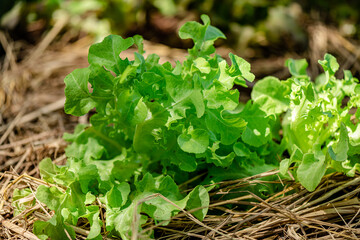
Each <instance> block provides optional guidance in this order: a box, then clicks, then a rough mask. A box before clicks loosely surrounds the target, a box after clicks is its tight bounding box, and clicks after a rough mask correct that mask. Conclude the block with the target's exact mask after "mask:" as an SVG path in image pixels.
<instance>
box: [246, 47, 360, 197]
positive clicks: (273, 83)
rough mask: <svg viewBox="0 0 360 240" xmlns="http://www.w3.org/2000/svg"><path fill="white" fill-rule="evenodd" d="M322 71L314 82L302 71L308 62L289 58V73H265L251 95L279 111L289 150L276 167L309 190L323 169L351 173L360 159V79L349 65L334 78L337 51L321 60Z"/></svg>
mask: <svg viewBox="0 0 360 240" xmlns="http://www.w3.org/2000/svg"><path fill="white" fill-rule="evenodd" d="M319 63H320V65H321V66H322V67H323V69H324V71H325V73H324V74H322V75H320V76H319V77H318V78H317V79H316V81H315V82H311V81H310V77H309V76H308V75H307V74H306V68H307V66H308V64H307V62H306V61H305V60H304V59H303V60H292V59H290V60H288V61H287V62H286V65H287V66H288V68H289V71H290V73H291V74H292V77H291V78H289V79H288V80H286V81H279V80H278V79H276V78H274V77H267V78H265V79H263V80H262V81H260V82H258V83H257V84H256V85H255V87H254V89H253V91H252V99H253V100H254V102H255V103H258V104H259V105H260V106H261V107H260V108H261V109H262V110H263V111H265V112H266V113H267V115H276V116H277V117H279V116H280V115H281V114H283V113H285V115H283V120H282V130H283V137H284V140H285V141H286V143H287V151H288V152H289V153H290V154H291V156H290V158H286V159H284V160H282V161H281V163H280V172H281V173H282V174H283V175H285V176H286V175H287V176H289V175H288V169H289V167H290V166H291V165H294V166H295V169H294V170H292V171H291V172H293V175H294V176H296V177H297V179H298V180H299V182H300V183H301V184H302V185H303V186H304V187H305V188H306V189H308V190H309V191H313V190H315V188H316V187H317V186H318V184H319V183H320V181H321V179H322V177H323V176H324V174H325V173H326V172H327V171H333V170H336V171H338V172H343V173H345V174H347V175H348V176H354V174H355V171H356V170H359V169H360V168H359V166H360V165H359V163H360V155H359V154H360V125H359V110H358V107H359V106H360V101H359V100H360V85H359V84H358V79H356V78H354V77H353V76H352V75H351V72H350V71H344V79H343V80H338V79H336V78H335V73H336V71H337V70H338V69H339V64H338V63H337V61H336V59H335V57H333V56H332V55H330V54H325V57H324V60H322V61H319Z"/></svg>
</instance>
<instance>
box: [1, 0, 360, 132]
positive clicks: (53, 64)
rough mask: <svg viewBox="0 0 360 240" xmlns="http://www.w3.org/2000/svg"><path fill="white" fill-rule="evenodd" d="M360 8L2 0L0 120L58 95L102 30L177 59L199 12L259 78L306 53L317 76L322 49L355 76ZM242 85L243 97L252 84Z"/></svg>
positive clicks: (320, 2) (207, 1)
mask: <svg viewBox="0 0 360 240" xmlns="http://www.w3.org/2000/svg"><path fill="white" fill-rule="evenodd" d="M359 12H360V1H356V0H354V1H337V0H317V1H311V0H273V1H270V0H222V1H219V0H218V1H216V0H86V1H83V0H1V1H0V72H1V74H0V124H5V123H9V119H13V117H15V116H16V115H17V114H19V112H20V111H21V109H22V108H23V107H24V104H25V105H26V104H27V105H26V106H27V109H28V110H27V111H33V110H35V109H37V108H40V107H42V106H45V105H47V104H50V103H54V102H56V100H57V99H61V98H62V97H63V88H64V84H63V79H64V77H65V76H66V74H68V73H70V72H71V71H72V70H73V69H75V68H80V67H85V66H87V60H86V59H87V51H88V48H89V46H90V45H91V44H92V43H94V42H97V41H101V40H102V39H103V38H104V37H105V36H107V35H109V34H120V35H122V36H123V37H127V36H132V35H134V34H140V35H143V36H144V38H145V40H146V41H145V50H146V51H147V53H157V54H158V55H160V56H161V57H162V61H170V62H172V63H173V62H174V61H175V60H180V61H181V60H182V59H184V57H185V55H186V49H187V48H189V47H191V46H192V42H191V41H184V40H181V39H180V38H179V37H178V33H177V32H178V29H179V28H180V26H181V25H182V24H184V23H185V22H186V21H191V20H194V21H199V20H200V15H201V14H208V15H209V16H210V18H211V21H212V25H214V26H216V27H218V28H219V29H221V30H222V31H223V32H224V33H225V35H226V36H227V39H226V40H219V41H217V42H216V45H217V53H218V54H220V55H221V56H222V57H224V58H225V59H227V55H228V53H229V52H233V53H235V54H237V55H239V56H241V57H243V58H245V59H246V60H248V61H249V62H250V63H251V66H252V72H254V73H255V75H256V77H257V79H261V78H263V77H264V76H267V75H274V76H277V77H279V78H281V79H286V77H288V76H289V73H288V71H287V69H286V68H285V67H284V62H285V60H286V59H288V58H306V59H307V60H308V62H309V69H308V72H309V74H310V76H312V77H315V76H317V75H318V74H319V73H321V69H320V67H319V65H318V63H317V61H318V60H319V59H322V58H323V56H324V54H325V53H326V52H329V53H331V54H333V55H334V56H336V57H337V59H338V61H339V63H340V65H341V69H340V71H339V72H338V77H342V71H341V70H342V69H350V70H351V71H352V73H353V75H354V76H355V77H359V72H360V71H359V70H360V62H359V59H360V48H359V47H358V46H359V39H360V25H359V23H360V14H359ZM127 54H128V55H127ZM124 56H125V57H127V56H129V58H131V57H132V52H131V49H130V51H129V53H124ZM240 90H241V91H243V94H242V95H241V96H242V97H243V99H244V100H246V98H248V96H249V92H250V90H251V86H250V88H249V89H247V90H246V89H240ZM28 99H31V101H27V100H28ZM60 105H61V103H59V106H60ZM4 129H5V127H3V130H4ZM1 130H2V128H1V127H0V133H1Z"/></svg>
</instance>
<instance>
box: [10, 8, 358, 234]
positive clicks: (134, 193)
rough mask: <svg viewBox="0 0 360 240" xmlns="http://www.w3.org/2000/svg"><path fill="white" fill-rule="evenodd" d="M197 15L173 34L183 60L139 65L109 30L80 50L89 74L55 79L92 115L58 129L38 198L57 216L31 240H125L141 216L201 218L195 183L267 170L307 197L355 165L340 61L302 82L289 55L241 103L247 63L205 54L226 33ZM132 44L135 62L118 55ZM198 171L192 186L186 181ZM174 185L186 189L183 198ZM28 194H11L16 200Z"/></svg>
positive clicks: (352, 84) (352, 103)
mask: <svg viewBox="0 0 360 240" xmlns="http://www.w3.org/2000/svg"><path fill="white" fill-rule="evenodd" d="M202 20H203V23H204V24H200V23H197V22H187V23H185V25H183V26H182V27H181V29H180V32H179V35H180V37H181V38H183V39H188V38H190V39H192V40H193V41H194V47H193V48H192V49H190V50H189V55H188V57H187V59H186V60H185V61H184V62H183V63H180V62H176V64H175V66H172V65H171V64H170V63H168V62H166V63H164V64H160V63H159V56H157V55H155V54H152V55H149V56H147V57H146V58H145V57H144V55H143V54H144V51H143V45H142V38H141V37H140V36H134V37H132V38H131V37H129V38H126V39H123V38H122V37H120V36H115V35H111V36H108V37H106V38H105V39H104V40H103V41H102V42H100V43H97V44H94V45H92V46H91V47H90V50H89V56H88V61H89V64H90V65H89V66H88V67H87V68H83V69H76V70H75V71H73V72H72V73H70V74H69V75H68V76H67V77H66V78H65V84H66V88H65V95H66V103H65V111H66V113H68V114H72V115H75V116H81V115H84V114H87V113H88V112H89V111H91V110H93V109H96V112H95V113H94V114H93V115H92V116H91V118H90V124H89V125H78V126H77V127H76V129H75V132H74V133H73V134H65V136H64V138H65V140H67V141H68V142H70V143H71V144H70V145H69V146H68V147H67V148H66V155H67V158H68V161H67V164H66V166H56V165H54V164H53V163H52V161H51V160H50V159H44V160H43V161H42V162H41V163H40V172H41V176H42V178H43V179H44V180H45V181H47V182H48V183H50V184H52V185H51V187H49V186H40V187H39V188H38V189H37V192H36V197H37V199H38V200H39V201H41V202H42V203H44V204H46V206H47V207H48V208H49V209H51V210H53V211H54V212H55V215H54V217H53V218H51V219H50V220H49V221H47V222H42V221H38V222H36V223H35V225H34V233H35V234H36V235H37V236H38V237H39V238H40V239H47V238H48V237H50V238H51V239H68V236H70V237H71V238H75V231H74V229H73V228H72V227H71V226H72V225H73V226H75V225H77V224H80V223H81V222H83V223H84V222H87V223H88V224H89V226H90V231H89V235H88V239H102V238H101V235H104V234H107V235H109V236H120V237H121V238H122V239H129V238H131V236H132V233H133V232H134V231H140V230H141V226H142V225H143V224H144V223H146V222H147V221H149V219H150V218H152V219H153V220H154V221H155V222H157V223H161V224H166V223H168V221H169V219H170V218H171V217H172V216H174V215H176V214H177V213H179V212H180V211H181V209H187V210H191V209H194V208H200V209H199V210H197V211H195V212H193V213H192V214H193V215H194V216H195V217H196V218H198V219H200V220H202V219H203V218H204V217H205V215H206V214H207V206H208V205H209V195H208V190H209V188H205V187H203V186H202V185H204V184H209V183H214V182H218V181H222V180H228V179H236V178H241V177H245V176H249V175H253V174H257V173H261V172H265V171H267V170H271V169H275V168H280V173H281V176H282V177H283V178H290V177H295V178H296V179H297V180H298V181H299V182H300V183H301V184H302V185H303V186H304V187H305V188H306V189H308V190H309V191H313V190H314V189H315V188H316V186H317V185H318V184H319V183H320V180H321V178H322V177H323V176H324V174H325V173H327V172H331V171H338V172H343V173H345V174H347V175H349V176H353V175H354V174H355V172H356V171H357V170H360V125H359V124H358V122H359V117H360V113H359V111H360V110H357V108H358V107H359V106H360V85H359V84H357V82H358V80H357V79H355V78H353V77H352V75H351V73H350V72H349V71H345V72H344V76H345V77H344V79H343V80H337V79H336V78H335V72H336V71H337V70H338V68H339V65H338V63H337V62H336V59H335V58H334V57H333V56H331V55H329V54H326V55H325V59H324V60H322V61H319V63H320V64H321V66H322V67H323V69H324V72H325V73H324V74H322V75H320V76H319V77H318V78H317V79H316V81H315V82H312V81H310V77H309V76H308V75H307V73H306V68H307V62H306V61H305V60H292V59H290V60H288V61H287V62H286V65H287V66H288V68H289V71H290V73H291V75H292V77H290V78H289V79H287V80H284V81H280V80H279V79H277V78H275V77H266V78H265V79H262V80H260V81H258V82H257V83H256V84H255V86H254V88H253V90H252V94H251V100H249V101H248V102H247V103H246V104H244V103H239V91H238V90H237V89H234V85H240V86H244V87H246V86H247V81H248V82H252V81H253V80H254V78H255V76H254V75H253V74H252V73H251V72H250V64H249V63H248V62H246V61H245V60H244V59H242V58H240V57H238V56H236V55H233V54H231V53H230V54H229V57H230V60H231V65H228V63H227V62H226V61H225V60H224V59H222V58H221V57H220V56H218V55H216V54H214V52H215V48H214V46H213V43H214V41H215V40H217V39H218V38H225V36H224V35H223V33H222V32H221V31H220V30H219V29H217V28H215V27H213V26H211V25H210V20H209V18H208V17H207V16H205V15H203V16H202ZM133 45H136V46H137V49H138V52H135V60H134V61H129V60H128V59H122V58H121V57H120V54H121V52H122V51H125V50H127V49H128V48H130V47H131V46H133ZM89 84H90V85H91V90H90V91H89V88H88V86H89ZM286 156H288V157H286ZM201 174H204V177H203V178H202V179H201V181H200V180H199V181H197V182H196V185H197V186H196V185H193V186H191V185H187V181H188V180H189V179H192V178H194V177H195V178H196V177H197V176H198V175H201ZM290 175H291V176H290ZM180 184H181V186H182V187H183V186H185V187H187V188H189V187H191V188H192V189H193V190H192V191H191V192H187V193H183V192H182V191H181V189H180V188H179V185H180ZM29 194H31V193H30V191H25V190H23V192H20V191H16V197H17V199H19V198H20V197H21V196H26V195H29ZM160 195H161V196H162V197H160ZM15 202H16V201H15ZM23 202H24V201H23ZM20 205H21V204H20ZM20 205H19V204H18V205H17V207H18V208H19V209H20V210H21V209H22V208H23V207H24V206H20ZM20 210H19V211H20ZM104 218H106V223H104V222H103V220H104Z"/></svg>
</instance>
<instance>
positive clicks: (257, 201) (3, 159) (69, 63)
mask: <svg viewBox="0 0 360 240" xmlns="http://www.w3.org/2000/svg"><path fill="white" fill-rule="evenodd" d="M65 24H66V22H61V21H59V22H58V23H56V24H55V26H54V28H53V29H52V30H51V31H49V32H48V33H47V34H46V35H45V36H44V38H43V39H42V41H41V42H39V43H38V44H37V45H36V46H35V47H30V46H27V45H26V44H25V43H23V42H13V41H12V40H11V39H10V38H9V37H8V36H7V34H5V33H3V32H0V43H1V44H2V46H3V48H4V49H5V50H6V58H5V60H4V62H2V63H1V69H0V70H1V74H0V197H1V198H0V222H1V224H0V239H38V238H37V237H36V236H35V235H34V234H32V232H31V229H32V224H33V222H34V221H36V220H39V219H40V220H47V219H49V218H50V217H51V216H52V214H53V213H52V212H51V211H49V210H48V209H47V208H46V206H44V205H43V204H41V203H40V202H38V201H37V204H36V205H35V206H34V207H32V208H31V209H27V210H25V211H24V212H22V213H21V214H20V215H18V216H16V217H14V215H13V210H14V209H13V207H12V192H13V190H14V189H15V188H20V189H21V188H30V189H31V190H32V191H33V192H35V191H36V188H37V187H38V186H39V185H41V184H45V183H44V182H43V181H42V180H41V179H40V176H39V170H38V168H37V166H38V163H39V161H41V160H42V159H43V158H45V157H50V158H51V159H53V161H54V162H55V163H56V164H64V163H65V161H66V158H65V155H64V148H65V147H66V143H65V142H64V140H63V139H62V135H63V133H64V132H65V131H69V132H71V131H73V129H74V127H75V126H76V124H78V123H86V122H87V121H88V117H87V116H84V117H80V118H77V117H73V116H68V115H66V114H65V113H64V112H63V104H64V94H63V90H64V84H63V78H64V77H65V75H66V74H68V73H69V72H71V71H72V70H73V69H75V68H80V67H85V66H86V65H87V51H88V48H89V46H90V44H91V41H92V40H91V39H89V38H86V37H85V38H80V39H79V40H77V41H75V42H74V41H73V40H72V39H73V38H74V36H72V35H71V33H65V34H64V33H62V34H61V35H59V33H60V32H61V31H62V30H63V27H64V26H65ZM314 28H316V30H314V29H309V32H311V31H315V32H317V37H314V36H313V37H312V38H311V41H312V45H311V46H313V52H314V53H313V55H314V58H316V59H319V58H321V57H318V55H319V54H320V53H319V52H315V50H314V49H315V47H323V46H320V45H319V44H321V43H324V42H326V43H327V47H326V48H325V51H328V50H329V49H332V50H333V51H335V52H337V53H339V54H340V53H341V54H340V56H342V55H344V56H343V58H345V54H347V56H348V58H346V59H347V60H346V62H345V63H346V66H347V68H351V69H352V70H353V72H354V71H355V72H358V71H359V66H358V65H359V64H358V57H359V56H360V54H358V53H357V51H355V50H354V49H353V48H354V45H352V44H351V43H350V42H347V40H345V39H344V38H342V37H341V36H340V35H339V34H338V35H336V34H335V33H333V32H332V31H334V30H331V29H327V28H326V27H324V26H322V25H316V26H314ZM320 30H321V31H322V32H321V34H319V31H320ZM329 34H332V35H331V36H332V37H330V35H329ZM334 36H335V37H334ZM324 39H325V40H324ZM344 41H345V43H346V44H345V45H342V47H340V45H339V44H340V43H342V44H344ZM344 46H345V47H344ZM145 48H146V50H147V53H157V54H158V55H160V56H161V57H162V59H163V61H171V62H174V59H177V60H182V59H184V56H185V54H186V52H185V51H184V50H179V49H175V50H174V49H169V48H168V47H166V46H163V45H159V44H154V43H149V42H146V43H145ZM321 49H322V50H324V49H323V48H321ZM355 49H358V48H355ZM352 50H353V51H352ZM133 51H134V49H130V50H129V51H128V52H126V53H124V55H122V57H126V56H128V57H129V58H131V57H132V53H133ZM264 61H265V60H261V61H259V62H258V64H257V63H256V62H255V63H254V64H253V65H252V66H253V69H254V72H255V74H256V73H257V72H258V73H260V74H263V71H265V70H264V68H262V67H261V66H262V64H263V63H264ZM281 61H282V59H280V60H279V61H278V62H281ZM271 62H274V61H273V60H271ZM282 62H283V61H282ZM265 65H266V66H268V65H271V64H270V63H267V64H264V66H265ZM269 71H270V72H272V73H274V72H275V73H276V72H277V73H279V74H283V73H284V68H283V67H282V66H280V65H276V66H275V69H270V70H269ZM314 71H317V70H314ZM276 175H277V172H276V171H272V172H267V173H263V174H260V175H258V176H253V177H249V178H245V179H239V180H236V181H227V182H222V183H219V184H218V187H217V188H216V189H214V190H213V191H212V192H210V195H211V199H212V201H211V204H210V206H209V209H210V210H209V215H208V216H207V217H206V218H205V220H204V221H202V222H200V221H198V220H197V219H196V218H194V217H193V216H192V215H191V212H186V211H182V212H181V213H180V214H178V215H177V216H176V217H174V218H173V219H172V221H171V222H170V224H169V225H167V226H162V225H161V223H160V224H159V223H157V224H155V223H153V222H149V223H148V224H147V225H145V226H144V227H143V228H144V230H143V231H142V232H140V233H137V234H135V235H134V236H133V239H136V238H139V239H140V238H143V239H147V238H148V235H147V234H148V233H149V232H150V231H155V236H156V238H157V239H198V238H199V239H358V238H360V226H358V225H359V221H360V215H359V212H360V202H359V199H358V192H359V191H360V187H359V186H360V184H359V183H360V176H356V177H355V178H347V177H345V176H343V175H340V174H332V175H328V176H326V177H325V178H324V180H323V182H322V184H321V185H320V186H319V187H318V189H317V190H316V191H315V192H312V193H310V192H307V191H306V190H304V189H303V188H302V187H301V186H300V185H299V184H297V183H295V182H293V181H291V180H290V181H281V180H280V179H279V178H278V179H279V180H277V181H273V182H267V181H265V180H263V177H265V176H276ZM256 184H281V185H282V186H283V191H281V192H279V193H277V194H275V195H272V196H269V197H268V198H267V199H266V200H263V199H262V198H260V197H259V196H257V195H255V194H253V193H251V192H248V191H247V189H248V187H249V186H253V185H256ZM233 192H242V196H241V197H237V198H230V199H228V196H230V195H229V194H231V193H233ZM153 197H162V196H153ZM33 198H34V199H35V196H33ZM35 200H36V199H35ZM245 209H246V210H245ZM135 220H136V219H135ZM74 228H75V231H76V232H77V233H78V239H85V238H86V235H87V233H88V230H89V229H88V228H87V226H86V225H84V226H76V227H74Z"/></svg>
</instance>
